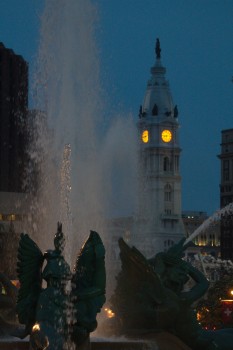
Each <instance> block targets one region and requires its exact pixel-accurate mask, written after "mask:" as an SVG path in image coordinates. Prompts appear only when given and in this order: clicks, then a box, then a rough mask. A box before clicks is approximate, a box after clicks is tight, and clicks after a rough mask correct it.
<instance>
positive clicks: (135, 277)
mask: <svg viewBox="0 0 233 350" xmlns="http://www.w3.org/2000/svg"><path fill="white" fill-rule="evenodd" d="M119 247H120V257H121V261H122V273H121V274H122V275H123V276H125V278H127V279H129V281H130V283H131V285H132V286H134V288H135V290H136V291H137V292H138V291H139V290H140V288H143V293H147V294H148V297H149V298H150V299H151V300H153V302H155V303H158V304H161V303H162V302H163V301H164V300H165V299H166V291H165V288H164V287H163V285H162V282H161V280H160V277H159V275H158V274H157V273H156V272H155V271H154V269H153V267H152V266H151V264H150V263H149V262H148V260H147V259H146V258H145V257H144V255H143V254H142V253H141V252H140V251H139V250H138V249H137V248H135V247H132V248H131V247H129V246H128V244H127V243H126V242H125V241H124V240H123V239H122V238H120V239H119ZM121 278H122V277H121Z"/></svg>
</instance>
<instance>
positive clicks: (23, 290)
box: [17, 233, 43, 332]
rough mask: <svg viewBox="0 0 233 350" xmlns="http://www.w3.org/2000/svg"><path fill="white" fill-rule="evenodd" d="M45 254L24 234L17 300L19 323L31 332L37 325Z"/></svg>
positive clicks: (18, 268) (20, 248)
mask: <svg viewBox="0 0 233 350" xmlns="http://www.w3.org/2000/svg"><path fill="white" fill-rule="evenodd" d="M42 264H43V254H42V252H41V251H40V249H39V248H38V246H37V245H36V243H35V242H34V241H33V240H32V239H31V238H30V237H29V236H28V235H27V234H24V233H22V234H21V237H20V241H19V248H18V263H17V273H18V278H19V282H20V288H19V292H18V299H17V313H18V318H19V322H20V323H22V324H25V325H26V329H27V330H28V332H30V328H31V326H32V325H33V324H34V323H35V313H36V304H37V300H38V297H39V294H40V292H41V288H42V277H41V271H42Z"/></svg>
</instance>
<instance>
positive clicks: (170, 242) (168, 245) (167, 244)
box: [164, 239, 174, 251]
mask: <svg viewBox="0 0 233 350" xmlns="http://www.w3.org/2000/svg"><path fill="white" fill-rule="evenodd" d="M173 245H174V241H173V240H172V239H167V240H166V241H164V250H165V251H166V250H168V249H169V248H170V247H171V246H173Z"/></svg>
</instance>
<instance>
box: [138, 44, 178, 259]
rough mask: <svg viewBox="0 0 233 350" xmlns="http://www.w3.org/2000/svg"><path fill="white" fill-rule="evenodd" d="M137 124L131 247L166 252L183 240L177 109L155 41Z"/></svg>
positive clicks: (144, 250) (147, 254)
mask: <svg viewBox="0 0 233 350" xmlns="http://www.w3.org/2000/svg"><path fill="white" fill-rule="evenodd" d="M155 53H156V61H155V64H154V66H153V67H152V68H151V78H150V79H149V81H148V83H147V88H146V92H145V97H144V100H143V104H142V105H141V106H140V111H139V120H138V124H137V125H138V134H139V135H138V137H139V143H140V145H139V203H138V216H137V222H136V225H135V226H136V227H135V232H136V237H137V238H136V241H137V246H139V247H140V249H141V250H142V251H143V253H144V254H145V255H146V256H150V255H153V254H155V253H156V252H158V251H164V250H167V249H168V248H169V247H170V246H171V245H173V244H174V243H175V242H177V241H178V240H179V239H180V238H182V237H184V227H183V222H182V216H181V176H180V153H181V148H180V144H179V122H178V109H177V106H176V105H174V103H173V100H172V96H171V92H170V89H169V83H168V81H167V80H166V78H165V73H166V69H165V68H164V67H163V65H162V63H161V49H160V42H159V39H157V42H156V48H155Z"/></svg>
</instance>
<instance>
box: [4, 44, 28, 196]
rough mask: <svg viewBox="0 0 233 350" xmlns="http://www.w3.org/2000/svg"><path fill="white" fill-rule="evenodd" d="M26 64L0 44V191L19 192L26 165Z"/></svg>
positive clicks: (21, 188) (23, 180) (23, 188)
mask: <svg viewBox="0 0 233 350" xmlns="http://www.w3.org/2000/svg"><path fill="white" fill-rule="evenodd" d="M27 109H28V64H27V62H26V61H25V60H24V59H23V58H22V57H21V56H19V55H16V54H15V53H14V52H13V51H12V50H10V49H7V48H5V46H4V45H3V43H0V191H2V192H23V191H24V190H25V169H26V163H27Z"/></svg>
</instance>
